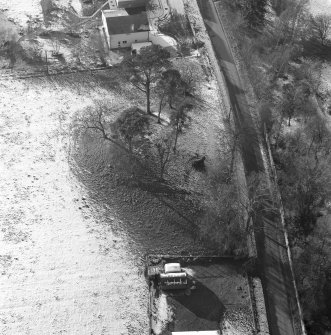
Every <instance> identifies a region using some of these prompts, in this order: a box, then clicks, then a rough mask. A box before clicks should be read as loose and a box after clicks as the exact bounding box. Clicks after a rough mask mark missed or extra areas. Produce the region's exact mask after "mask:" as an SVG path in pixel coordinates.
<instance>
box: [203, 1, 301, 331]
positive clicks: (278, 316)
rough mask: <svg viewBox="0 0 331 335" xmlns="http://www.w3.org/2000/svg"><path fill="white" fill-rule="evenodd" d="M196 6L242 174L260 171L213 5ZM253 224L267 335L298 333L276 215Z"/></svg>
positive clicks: (252, 133) (249, 124)
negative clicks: (237, 141) (224, 95)
mask: <svg viewBox="0 0 331 335" xmlns="http://www.w3.org/2000/svg"><path fill="white" fill-rule="evenodd" d="M198 4H199V7H200V10H201V13H202V16H203V19H204V21H205V25H206V28H207V30H208V33H209V36H210V38H211V41H212V44H213V47H214V50H215V53H216V56H217V58H218V61H219V64H220V66H221V70H222V72H223V75H224V77H225V81H226V84H227V89H228V92H229V98H230V102H231V106H232V110H233V113H234V119H235V123H236V127H237V129H238V130H240V132H241V133H242V136H241V137H242V143H241V147H242V154H243V161H244V166H245V170H246V174H247V175H249V174H250V173H251V172H253V171H261V170H263V164H262V157H261V153H260V150H259V144H258V141H257V136H256V131H255V128H254V125H253V120H252V117H251V115H250V112H249V108H248V105H247V100H246V98H245V90H244V87H243V85H242V83H241V80H240V77H239V74H238V71H237V68H236V65H235V60H234V57H233V55H232V52H231V48H230V45H229V43H228V40H227V38H226V33H225V31H224V28H223V25H222V22H221V19H220V17H219V16H218V14H217V10H216V7H215V3H214V2H213V1H211V0H198ZM254 225H255V227H256V232H255V233H256V237H257V251H258V258H259V265H260V271H261V277H262V278H261V279H262V284H263V290H264V295H265V301H266V305H267V306H266V307H267V317H268V322H269V329H270V333H271V334H272V335H298V334H301V333H302V330H301V328H300V318H299V311H298V308H297V303H296V299H295V290H294V284H293V278H292V275H291V271H290V264H289V259H288V257H287V251H286V246H285V236H284V232H283V227H282V223H281V220H280V215H277V214H273V215H272V216H271V217H260V218H258V220H256V222H254ZM261 226H262V227H263V228H262V229H261ZM258 227H260V228H258Z"/></svg>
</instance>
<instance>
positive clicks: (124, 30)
mask: <svg viewBox="0 0 331 335" xmlns="http://www.w3.org/2000/svg"><path fill="white" fill-rule="evenodd" d="M106 21H107V27H108V33H109V35H117V34H130V33H133V32H137V31H144V30H149V23H148V18H147V14H146V13H145V12H143V13H140V14H136V15H128V16H117V17H107V18H106Z"/></svg>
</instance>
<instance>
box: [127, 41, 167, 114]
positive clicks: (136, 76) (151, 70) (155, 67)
mask: <svg viewBox="0 0 331 335" xmlns="http://www.w3.org/2000/svg"><path fill="white" fill-rule="evenodd" d="M169 57H170V54H169V52H168V51H167V50H165V49H163V48H162V47H160V46H159V45H151V46H148V47H143V48H141V49H140V52H139V53H138V54H136V55H130V56H128V57H126V58H125V59H124V60H123V62H122V70H123V71H124V75H125V76H126V77H127V79H128V80H129V81H130V83H131V84H132V85H133V86H134V87H135V88H137V89H138V90H139V91H141V92H143V93H144V94H145V95H146V101H147V114H151V101H150V100H151V89H152V88H153V85H154V84H155V83H156V81H157V80H158V79H159V77H160V72H161V71H162V69H165V68H166V67H167V66H168V64H169V61H168V59H169Z"/></svg>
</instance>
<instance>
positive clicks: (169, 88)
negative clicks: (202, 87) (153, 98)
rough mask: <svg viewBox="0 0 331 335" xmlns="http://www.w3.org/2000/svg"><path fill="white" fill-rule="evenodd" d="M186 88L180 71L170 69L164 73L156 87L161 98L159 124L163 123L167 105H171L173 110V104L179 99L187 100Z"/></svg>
mask: <svg viewBox="0 0 331 335" xmlns="http://www.w3.org/2000/svg"><path fill="white" fill-rule="evenodd" d="M186 86H187V85H186V84H185V82H184V81H183V80H182V78H181V74H180V73H179V71H178V70H175V69H169V70H167V71H165V72H163V73H162V76H161V79H160V80H159V82H158V83H157V86H156V91H157V93H158V95H159V98H160V101H159V111H158V123H160V122H161V112H162V108H163V107H164V106H165V104H166V103H168V104H169V107H170V108H173V102H174V101H175V100H177V98H178V97H181V98H182V99H184V98H185V92H186Z"/></svg>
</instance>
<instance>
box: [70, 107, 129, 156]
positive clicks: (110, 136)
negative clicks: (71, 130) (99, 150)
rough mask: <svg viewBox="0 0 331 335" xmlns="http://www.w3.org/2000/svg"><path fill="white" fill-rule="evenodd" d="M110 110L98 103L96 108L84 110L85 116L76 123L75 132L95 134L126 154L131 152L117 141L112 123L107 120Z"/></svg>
mask: <svg viewBox="0 0 331 335" xmlns="http://www.w3.org/2000/svg"><path fill="white" fill-rule="evenodd" d="M108 114H109V108H108V107H107V106H105V105H103V104H101V103H96V108H92V107H89V108H87V109H86V110H84V115H83V116H82V117H79V118H78V119H77V120H76V122H75V130H76V131H77V130H78V131H79V132H87V131H90V132H93V133H95V134H96V135H98V136H100V138H101V139H103V140H105V141H108V142H110V143H112V144H114V145H115V146H116V147H117V148H119V149H121V150H123V151H124V152H126V153H130V151H129V150H128V149H127V148H126V146H125V145H123V143H121V142H120V141H118V140H117V136H116V134H115V133H114V131H113V129H112V127H111V122H110V121H109V120H108V119H107V116H108Z"/></svg>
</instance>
